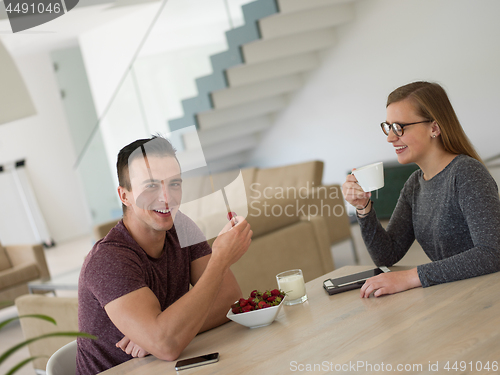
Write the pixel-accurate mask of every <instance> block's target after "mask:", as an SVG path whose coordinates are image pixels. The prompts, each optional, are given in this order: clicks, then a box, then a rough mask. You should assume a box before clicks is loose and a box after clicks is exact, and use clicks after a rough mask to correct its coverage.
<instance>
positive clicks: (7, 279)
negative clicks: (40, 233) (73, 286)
mask: <svg viewBox="0 0 500 375" xmlns="http://www.w3.org/2000/svg"><path fill="white" fill-rule="evenodd" d="M49 278H50V273H49V269H48V267H47V262H46V260H45V253H44V249H43V247H42V245H14V246H5V247H3V246H2V245H1V244H0V301H1V302H2V305H1V306H2V307H5V306H6V305H4V304H3V303H4V302H5V303H9V302H11V304H13V303H14V300H15V299H16V298H17V297H19V296H21V295H23V294H26V293H28V283H29V282H30V281H34V280H38V279H49ZM7 306H8V305H7Z"/></svg>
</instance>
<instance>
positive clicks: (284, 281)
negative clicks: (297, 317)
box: [276, 269, 307, 305]
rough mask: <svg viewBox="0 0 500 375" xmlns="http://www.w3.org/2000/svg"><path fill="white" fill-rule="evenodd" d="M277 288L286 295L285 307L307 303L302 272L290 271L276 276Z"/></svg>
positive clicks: (298, 270)
mask: <svg viewBox="0 0 500 375" xmlns="http://www.w3.org/2000/svg"><path fill="white" fill-rule="evenodd" d="M276 280H277V281H278V287H279V288H280V289H281V290H282V291H284V292H285V293H286V299H285V305H296V304H298V303H302V302H305V301H307V294H306V283H305V282H304V276H303V275H302V270H300V269H297V270H290V271H285V272H281V273H279V274H277V275H276Z"/></svg>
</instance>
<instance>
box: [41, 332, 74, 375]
mask: <svg viewBox="0 0 500 375" xmlns="http://www.w3.org/2000/svg"><path fill="white" fill-rule="evenodd" d="M75 372H76V340H75V341H71V342H70V343H69V344H66V345H64V346H63V347H62V348H60V349H58V350H57V352H55V353H54V354H53V355H52V356H51V357H50V358H49V361H48V362H47V375H70V374H74V373H75Z"/></svg>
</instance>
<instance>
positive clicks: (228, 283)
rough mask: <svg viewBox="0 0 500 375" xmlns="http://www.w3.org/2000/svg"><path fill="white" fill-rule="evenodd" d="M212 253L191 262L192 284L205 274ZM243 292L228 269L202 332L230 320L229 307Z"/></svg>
mask: <svg viewBox="0 0 500 375" xmlns="http://www.w3.org/2000/svg"><path fill="white" fill-rule="evenodd" d="M210 258H211V255H206V256H204V257H202V258H198V259H196V260H195V261H193V262H191V284H192V285H196V283H197V282H198V280H199V279H200V278H201V276H202V275H203V272H204V271H205V269H206V267H207V265H208V263H209V261H210ZM242 296H243V295H242V293H241V289H240V286H239V285H238V282H237V281H236V278H235V277H234V274H233V272H232V271H231V270H228V271H227V273H226V276H225V277H224V279H223V281H222V283H221V285H220V288H219V293H218V294H217V297H216V298H215V300H214V301H213V303H212V306H211V307H210V311H209V313H208V317H207V319H206V320H205V323H204V324H203V326H202V327H201V329H200V332H204V331H207V330H209V329H212V328H214V327H218V326H220V325H221V324H224V323H226V322H227V321H229V319H228V318H226V314H227V312H228V311H229V307H230V306H231V305H232V304H233V303H234V302H235V301H237V300H239V299H240V298H242Z"/></svg>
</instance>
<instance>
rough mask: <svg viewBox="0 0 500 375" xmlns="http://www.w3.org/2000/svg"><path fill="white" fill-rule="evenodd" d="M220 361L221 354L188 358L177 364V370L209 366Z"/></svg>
mask: <svg viewBox="0 0 500 375" xmlns="http://www.w3.org/2000/svg"><path fill="white" fill-rule="evenodd" d="M218 361H219V353H211V354H205V355H200V356H199V357H193V358H187V359H183V360H180V361H178V362H177V363H176V364H175V370H176V371H179V370H185V369H188V368H192V367H197V366H203V365H208V364H210V363H215V362H218Z"/></svg>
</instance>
